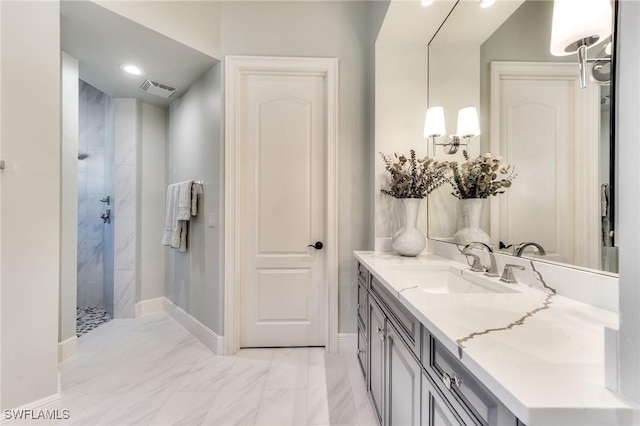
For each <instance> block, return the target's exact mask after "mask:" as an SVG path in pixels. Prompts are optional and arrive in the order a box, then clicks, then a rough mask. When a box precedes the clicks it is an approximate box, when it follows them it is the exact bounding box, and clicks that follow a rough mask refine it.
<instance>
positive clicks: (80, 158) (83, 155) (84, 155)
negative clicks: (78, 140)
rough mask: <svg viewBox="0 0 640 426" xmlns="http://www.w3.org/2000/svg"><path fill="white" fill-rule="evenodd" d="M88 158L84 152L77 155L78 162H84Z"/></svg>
mask: <svg viewBox="0 0 640 426" xmlns="http://www.w3.org/2000/svg"><path fill="white" fill-rule="evenodd" d="M88 156H89V154H85V153H84V152H79V153H78V160H84V159H85V158H87V157H88Z"/></svg>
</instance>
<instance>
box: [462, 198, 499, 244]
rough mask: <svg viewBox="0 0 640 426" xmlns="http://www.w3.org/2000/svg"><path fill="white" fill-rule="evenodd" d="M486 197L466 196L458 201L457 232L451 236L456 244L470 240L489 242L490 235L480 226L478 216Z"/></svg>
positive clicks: (469, 241)
mask: <svg viewBox="0 0 640 426" xmlns="http://www.w3.org/2000/svg"><path fill="white" fill-rule="evenodd" d="M485 200H486V198H467V199H464V200H460V201H459V203H458V228H459V229H458V232H456V233H455V235H454V236H453V241H454V242H455V243H456V244H464V245H467V244H469V243H472V242H476V241H477V242H480V243H485V244H491V237H490V236H489V234H487V233H486V232H484V231H483V230H482V228H480V218H481V217H482V210H483V209H484V204H485Z"/></svg>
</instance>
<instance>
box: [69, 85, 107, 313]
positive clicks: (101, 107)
mask: <svg viewBox="0 0 640 426" xmlns="http://www.w3.org/2000/svg"><path fill="white" fill-rule="evenodd" d="M79 84H80V87H79V89H80V90H79V95H80V99H79V117H78V130H79V140H78V154H79V155H87V157H86V158H85V159H82V160H80V159H79V160H78V301H77V303H78V306H80V307H87V306H88V307H92V306H99V305H103V304H104V302H103V295H104V290H105V269H113V268H109V267H108V266H106V265H105V262H104V258H105V257H104V253H105V249H107V250H108V249H111V251H112V250H113V249H112V248H110V247H105V230H109V228H110V225H108V224H104V223H103V221H102V219H101V218H100V215H101V214H102V213H103V212H104V211H105V209H106V208H109V207H110V206H106V204H105V203H102V202H100V199H101V198H104V197H106V196H107V195H109V192H110V188H109V185H105V181H106V180H105V173H106V168H107V167H105V165H107V164H113V161H112V160H111V161H108V160H110V159H109V158H108V157H109V152H111V158H113V154H112V153H113V148H112V147H109V146H108V143H107V142H108V141H107V138H106V132H105V129H106V127H107V126H106V125H105V124H106V118H107V106H108V103H109V101H110V99H109V97H108V96H107V95H105V94H104V93H102V92H101V91H99V90H98V89H96V88H95V87H93V86H91V85H90V84H87V83H85V82H84V81H82V80H80V81H79Z"/></svg>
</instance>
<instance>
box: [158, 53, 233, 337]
mask: <svg viewBox="0 0 640 426" xmlns="http://www.w3.org/2000/svg"><path fill="white" fill-rule="evenodd" d="M220 70H221V65H220V64H218V65H216V66H214V67H213V68H212V69H211V70H210V71H208V72H207V73H206V74H205V75H204V76H202V77H201V78H200V79H199V80H198V81H196V82H195V83H194V84H193V85H192V86H191V87H190V88H189V90H188V91H187V93H185V94H184V95H182V97H180V98H179V99H176V100H175V101H173V102H172V103H171V106H170V108H169V118H168V132H167V133H168V144H167V170H168V175H167V184H171V183H176V182H180V181H184V180H190V179H193V180H204V182H205V184H204V194H203V195H202V197H201V198H200V202H199V205H198V214H197V216H195V217H192V218H191V221H190V224H189V234H188V235H189V239H188V251H187V252H186V253H181V252H179V251H178V250H173V249H169V248H164V250H165V252H166V253H167V256H168V257H167V263H166V266H167V267H166V274H165V282H166V284H165V296H166V297H167V298H168V299H169V300H171V301H172V302H173V303H175V304H176V305H178V306H179V307H180V308H182V309H184V310H185V311H186V312H187V313H189V314H190V315H192V316H193V317H195V318H196V319H198V320H199V321H200V322H202V323H203V324H204V325H205V326H207V327H209V328H210V329H211V330H213V331H214V332H215V333H217V334H219V335H222V333H223V312H222V306H223V303H224V298H223V289H222V285H221V280H220V270H221V269H220V268H221V264H222V262H221V260H220V249H219V246H220V243H221V238H223V233H222V232H221V228H220V226H216V227H215V228H210V227H208V225H207V216H208V214H209V213H213V214H215V215H216V216H217V217H218V218H219V217H220V210H221V208H220V194H221V192H220V188H221V157H220V156H221V148H220V145H221V139H220V120H221V110H220V108H221V103H222V100H221V93H220V82H221V78H222V77H221V74H220ZM163 195H164V190H163ZM162 216H164V214H163V215H162ZM161 236H162V233H158V234H157V238H156V239H157V244H159V243H160V237H161Z"/></svg>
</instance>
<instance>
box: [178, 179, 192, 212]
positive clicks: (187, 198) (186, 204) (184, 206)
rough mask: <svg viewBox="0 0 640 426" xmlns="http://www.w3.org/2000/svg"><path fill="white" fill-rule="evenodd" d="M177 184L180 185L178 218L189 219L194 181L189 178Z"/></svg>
mask: <svg viewBox="0 0 640 426" xmlns="http://www.w3.org/2000/svg"><path fill="white" fill-rule="evenodd" d="M177 185H178V186H179V187H180V190H179V192H178V217H177V220H189V219H190V218H191V188H192V186H193V181H192V180H187V181H184V182H180V183H179V184H177Z"/></svg>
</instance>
